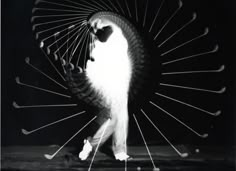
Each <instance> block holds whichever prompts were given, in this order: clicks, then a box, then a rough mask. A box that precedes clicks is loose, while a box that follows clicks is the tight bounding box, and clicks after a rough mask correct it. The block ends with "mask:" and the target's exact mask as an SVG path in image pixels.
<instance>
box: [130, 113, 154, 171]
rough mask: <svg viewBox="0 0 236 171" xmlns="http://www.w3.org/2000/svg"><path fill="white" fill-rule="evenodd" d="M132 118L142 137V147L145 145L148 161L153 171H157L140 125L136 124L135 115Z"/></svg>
mask: <svg viewBox="0 0 236 171" xmlns="http://www.w3.org/2000/svg"><path fill="white" fill-rule="evenodd" d="M133 117H134V120H135V122H136V125H137V127H138V130H139V132H140V134H141V136H142V139H143V142H144V145H145V147H146V149H147V152H148V155H149V157H150V160H151V162H152V165H153V168H154V169H157V167H156V165H155V163H154V161H153V158H152V155H151V153H150V150H149V148H148V145H147V143H146V140H145V137H144V135H143V132H142V130H141V128H140V125H139V123H138V120H137V118H136V116H135V114H133Z"/></svg>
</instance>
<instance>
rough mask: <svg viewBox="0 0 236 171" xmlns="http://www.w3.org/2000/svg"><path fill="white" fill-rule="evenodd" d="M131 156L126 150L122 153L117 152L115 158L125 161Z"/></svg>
mask: <svg viewBox="0 0 236 171" xmlns="http://www.w3.org/2000/svg"><path fill="white" fill-rule="evenodd" d="M130 158H131V157H130V156H128V155H127V154H126V153H125V152H120V153H117V154H115V159H116V160H119V161H125V160H128V159H130Z"/></svg>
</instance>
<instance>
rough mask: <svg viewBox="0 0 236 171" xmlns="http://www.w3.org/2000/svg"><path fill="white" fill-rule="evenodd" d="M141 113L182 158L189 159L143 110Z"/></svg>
mask: <svg viewBox="0 0 236 171" xmlns="http://www.w3.org/2000/svg"><path fill="white" fill-rule="evenodd" d="M141 113H142V114H143V115H144V116H145V117H146V118H147V120H148V121H149V122H150V123H151V124H152V126H153V127H154V128H155V129H156V130H157V131H158V132H159V134H160V135H161V136H162V137H163V138H164V139H165V140H166V142H168V144H169V145H170V146H171V147H172V148H173V149H174V150H175V151H176V153H177V154H178V155H179V156H181V157H187V156H188V153H181V152H180V151H179V150H178V149H177V148H176V147H175V146H174V145H173V144H172V143H171V142H170V141H169V139H168V138H167V137H166V136H165V135H164V134H163V133H162V131H161V130H160V129H159V128H158V127H157V126H156V125H155V124H154V123H153V122H152V120H151V119H150V118H149V117H148V115H147V114H146V113H145V112H144V110H142V109H141Z"/></svg>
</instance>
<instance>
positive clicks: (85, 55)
mask: <svg viewBox="0 0 236 171" xmlns="http://www.w3.org/2000/svg"><path fill="white" fill-rule="evenodd" d="M89 42H90V34H88V33H87V37H86V47H85V53H84V64H83V65H84V69H86V60H87V51H88V46H89Z"/></svg>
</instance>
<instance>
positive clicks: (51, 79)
mask: <svg viewBox="0 0 236 171" xmlns="http://www.w3.org/2000/svg"><path fill="white" fill-rule="evenodd" d="M25 62H26V64H28V65H29V66H30V67H31V68H33V69H34V70H36V71H37V72H39V73H40V74H42V75H43V76H45V77H46V78H47V79H49V80H50V81H52V82H54V83H56V84H57V85H59V86H60V87H62V88H63V89H67V87H65V86H63V85H62V84H60V83H58V82H57V81H56V80H55V79H53V78H51V77H49V76H48V75H47V74H45V73H44V72H42V71H41V70H40V69H38V68H37V67H35V66H34V65H32V64H31V63H30V58H29V57H26V58H25Z"/></svg>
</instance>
